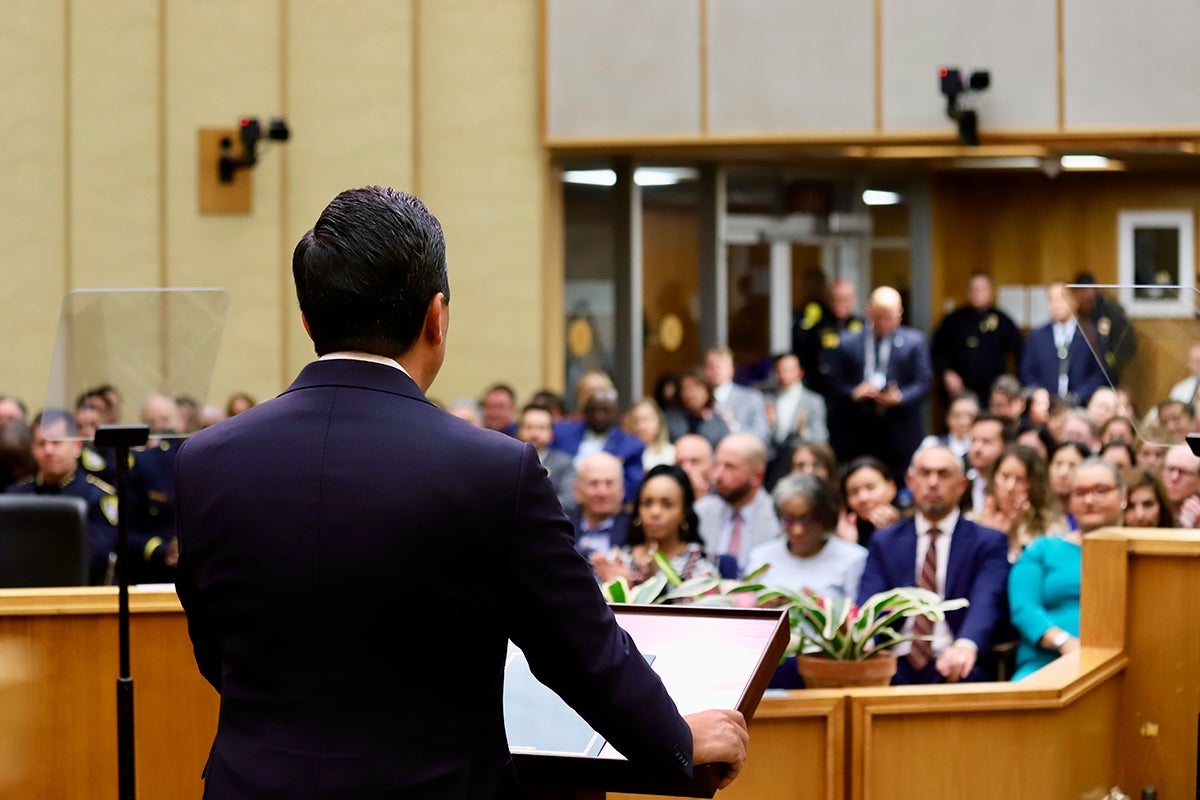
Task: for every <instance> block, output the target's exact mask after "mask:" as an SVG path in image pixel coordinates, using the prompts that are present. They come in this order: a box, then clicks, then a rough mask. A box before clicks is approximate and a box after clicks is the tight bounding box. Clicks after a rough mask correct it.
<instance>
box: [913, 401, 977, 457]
mask: <svg viewBox="0 0 1200 800" xmlns="http://www.w3.org/2000/svg"><path fill="white" fill-rule="evenodd" d="M977 416H979V398H978V397H976V396H975V393H974V392H972V391H970V390H965V391H963V392H960V393H959V394H958V395H956V396H955V397H954V398H952V399H951V400H950V407H949V408H948V409H946V433H945V434H943V435H942V436H933V435H929V436H926V437H925V438H924V439H923V440H922V441H921V447H932V446H933V445H935V444H942V445H945V446H946V447H949V448H950V450H951V452H953V453H954V454H955V455H956V456H958V457H959V458H966V457H967V452H968V451H969V450H970V449H971V426H972V425H974V424H975V418H976V417H977Z"/></svg>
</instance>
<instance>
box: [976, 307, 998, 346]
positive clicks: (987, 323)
mask: <svg viewBox="0 0 1200 800" xmlns="http://www.w3.org/2000/svg"><path fill="white" fill-rule="evenodd" d="M999 327H1000V319H999V318H998V317H997V316H996V315H995V314H988V315H987V316H986V317H984V318H983V322H980V323H979V330H980V331H982V332H983V333H991V332H992V331H994V330H996V329H997V328H999ZM972 346H974V345H972Z"/></svg>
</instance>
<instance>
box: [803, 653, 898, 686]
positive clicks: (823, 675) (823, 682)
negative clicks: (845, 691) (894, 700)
mask: <svg viewBox="0 0 1200 800" xmlns="http://www.w3.org/2000/svg"><path fill="white" fill-rule="evenodd" d="M796 668H797V670H799V672H800V675H801V677H803V678H804V685H805V686H806V687H807V688H809V689H836V688H844V687H847V686H887V685H888V684H890V683H891V682H892V676H893V675H895V674H896V654H895V653H891V652H883V653H876V654H875V655H873V656H871V657H870V658H868V659H867V660H866V661H834V660H833V659H831V658H827V657H825V656H815V655H809V656H806V655H800V656H798V657H797V658H796Z"/></svg>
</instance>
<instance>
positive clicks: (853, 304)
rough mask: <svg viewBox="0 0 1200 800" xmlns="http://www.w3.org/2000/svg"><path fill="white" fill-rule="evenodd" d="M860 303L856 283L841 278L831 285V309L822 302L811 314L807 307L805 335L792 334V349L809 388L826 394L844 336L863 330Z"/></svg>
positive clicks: (829, 305) (803, 323)
mask: <svg viewBox="0 0 1200 800" xmlns="http://www.w3.org/2000/svg"><path fill="white" fill-rule="evenodd" d="M857 306H858V297H857V295H856V293H855V290H854V284H853V283H851V282H850V281H848V280H846V279H845V278H838V279H837V280H835V281H834V282H833V284H832V285H831V286H830V287H829V304H828V308H825V306H824V304H822V305H820V306H819V307H818V308H817V312H816V314H815V315H811V316H810V315H809V314H808V313H807V310H806V313H805V319H804V321H803V322H802V323H801V327H803V326H804V325H805V324H807V327H805V329H804V333H803V336H802V338H801V339H799V340H798V339H797V338H796V335H795V333H793V338H792V349H793V350H794V351H795V353H796V355H797V356H799V357H800V364H801V366H803V367H804V374H805V382H806V383H807V384H808V386H809V388H810V389H812V390H813V391H815V392H818V393H820V394H822V395H825V396H826V397H828V394H829V385H828V382H829V379H830V377H831V373H832V369H833V360H834V358H835V355H836V352H837V348H838V346H839V344H840V343H841V338H842V337H843V336H845V335H846V334H848V333H860V332H861V331H862V329H863V318H862V317H860V316H859V315H858V314H857V313H855V309H856V308H857ZM826 311H827V312H828V313H826ZM793 330H794V331H795V330H796V329H793Z"/></svg>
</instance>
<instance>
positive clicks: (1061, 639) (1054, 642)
mask: <svg viewBox="0 0 1200 800" xmlns="http://www.w3.org/2000/svg"><path fill="white" fill-rule="evenodd" d="M1069 641H1071V634H1069V633H1067V632H1066V631H1059V633H1058V636H1055V637H1054V638H1053V639H1051V640H1050V646H1051V647H1053V648H1054V649H1055V650H1058V651H1060V652H1061V651H1062V646H1063V645H1064V644H1066V643H1067V642H1069Z"/></svg>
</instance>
